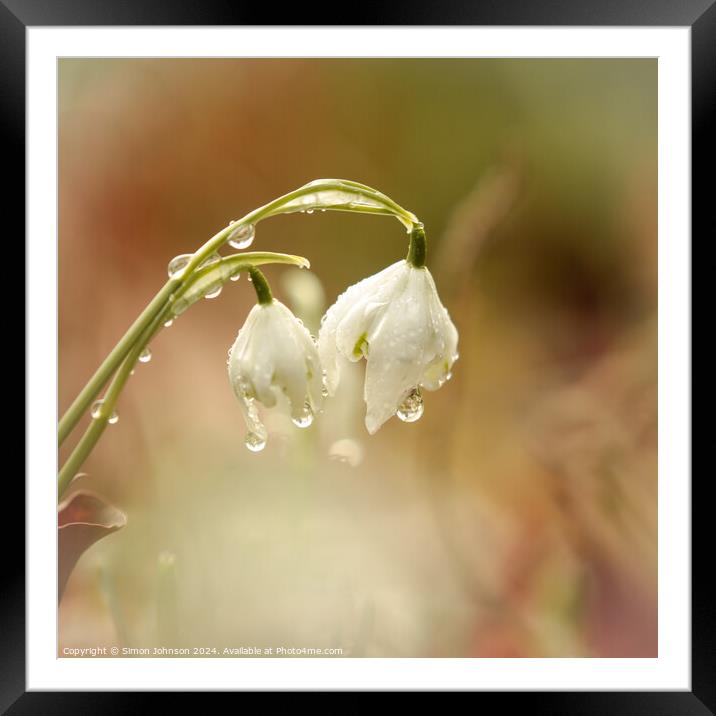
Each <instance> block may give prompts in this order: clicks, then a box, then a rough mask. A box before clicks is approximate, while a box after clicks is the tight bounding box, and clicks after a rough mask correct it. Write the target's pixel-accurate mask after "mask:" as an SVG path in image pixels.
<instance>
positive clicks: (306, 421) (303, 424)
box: [291, 403, 313, 428]
mask: <svg viewBox="0 0 716 716" xmlns="http://www.w3.org/2000/svg"><path fill="white" fill-rule="evenodd" d="M291 420H292V421H293V424H294V425H295V426H296V427H297V428H307V427H309V426H310V425H311V423H313V410H312V409H311V406H310V405H309V404H308V403H305V404H304V406H303V410H302V411H301V414H300V415H299V416H298V417H296V418H291Z"/></svg>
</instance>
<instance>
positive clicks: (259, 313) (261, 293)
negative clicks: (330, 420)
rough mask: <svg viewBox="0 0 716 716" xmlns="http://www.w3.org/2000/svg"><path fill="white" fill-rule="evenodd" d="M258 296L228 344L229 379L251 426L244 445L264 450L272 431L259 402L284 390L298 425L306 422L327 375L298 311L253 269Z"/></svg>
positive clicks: (319, 401) (266, 403)
mask: <svg viewBox="0 0 716 716" xmlns="http://www.w3.org/2000/svg"><path fill="white" fill-rule="evenodd" d="M250 273H251V278H252V281H253V283H254V287H255V289H256V293H257V296H258V298H259V302H258V303H257V304H256V305H255V306H254V307H253V308H252V309H251V311H250V312H249V315H248V317H247V318H246V322H245V323H244V325H243V327H242V328H241V330H240V331H239V334H238V336H237V337H236V340H235V341H234V344H233V346H232V347H231V349H230V350H229V359H228V368H229V381H230V382H231V386H232V387H233V389H234V393H235V394H236V397H237V398H238V399H239V403H240V405H241V407H242V411H243V413H244V419H245V420H246V425H247V427H248V433H247V435H246V447H248V448H249V450H251V451H253V452H258V451H259V450H263V448H264V447H265V446H266V440H267V438H268V434H267V431H266V427H265V426H264V425H263V423H262V422H261V420H260V418H259V414H258V409H257V405H256V403H257V402H258V403H261V404H262V405H263V406H264V407H266V408H271V407H273V406H275V405H276V402H277V397H279V396H280V395H281V394H284V395H285V396H286V397H287V398H288V401H289V403H290V410H291V417H292V419H293V422H294V424H295V425H297V426H298V427H308V426H309V425H310V424H311V423H312V422H313V416H314V413H315V412H316V411H317V410H319V409H320V408H321V404H322V402H323V395H322V391H323V380H322V371H321V365H320V361H319V358H318V351H317V348H316V344H315V343H314V340H313V338H312V337H311V335H310V333H309V332H308V330H307V329H306V327H305V326H304V325H303V323H301V321H299V320H298V318H296V316H294V315H293V313H291V311H290V310H289V309H288V308H287V307H286V306H284V305H283V303H281V302H280V301H277V300H276V299H274V298H273V297H272V295H271V291H270V289H269V287H268V284H267V283H266V280H265V278H264V277H263V274H262V273H261V272H260V271H259V270H258V269H255V268H252V269H251V270H250Z"/></svg>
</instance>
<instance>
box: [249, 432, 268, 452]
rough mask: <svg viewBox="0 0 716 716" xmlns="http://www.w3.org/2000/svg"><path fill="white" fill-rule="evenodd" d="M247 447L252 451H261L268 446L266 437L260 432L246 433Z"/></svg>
mask: <svg viewBox="0 0 716 716" xmlns="http://www.w3.org/2000/svg"><path fill="white" fill-rule="evenodd" d="M246 447H247V448H248V449H249V450H251V452H261V451H262V450H263V449H264V448H265V447H266V438H264V437H262V436H261V435H259V434H258V433H253V432H249V433H246Z"/></svg>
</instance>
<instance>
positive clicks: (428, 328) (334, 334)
mask: <svg viewBox="0 0 716 716" xmlns="http://www.w3.org/2000/svg"><path fill="white" fill-rule="evenodd" d="M414 243H415V244H416V245H415V246H414ZM457 342H458V334H457V329H456V328H455V326H454V325H453V322H452V321H451V320H450V316H449V315H448V312H447V310H446V309H445V307H444V306H443V305H442V303H441V302H440V298H439V297H438V293H437V290H436V288H435V282H434V281H433V277H432V276H431V274H430V271H429V270H428V269H427V267H426V266H425V235H424V233H423V232H422V227H418V228H417V229H415V230H413V233H412V235H411V250H410V252H409V254H408V258H407V259H406V260H404V261H398V262H397V263H394V264H393V265H392V266H388V268H386V269H384V270H383V271H380V272H379V273H377V274H375V275H374V276H370V277H369V278H366V279H363V280H362V281H360V282H358V283H357V284H355V285H353V286H351V287H350V288H348V289H347V290H346V291H345V292H344V293H343V294H342V295H341V296H339V298H338V300H337V301H336V303H335V304H334V305H333V306H331V308H329V309H328V312H327V313H326V315H325V317H324V320H323V324H322V326H321V330H320V333H319V337H318V351H319V355H320V358H321V363H322V365H323V367H324V369H325V370H326V388H327V389H328V393H329V395H333V394H334V393H335V390H336V387H337V385H338V381H339V378H340V361H341V359H343V358H345V359H348V360H350V361H358V360H360V359H361V358H363V357H365V358H366V359H367V368H366V377H365V386H364V391H363V394H364V398H365V402H366V406H367V412H366V417H365V425H366V428H367V429H368V432H369V433H370V434H374V433H375V432H376V431H377V430H378V429H379V428H380V426H381V425H383V423H385V421H386V420H388V419H389V418H390V417H392V416H393V415H395V414H396V413H397V415H398V417H399V418H400V419H401V420H403V421H405V422H413V421H414V420H417V419H418V418H420V416H421V415H422V412H423V402H422V396H421V392H420V389H421V388H425V389H427V390H437V389H438V388H440V386H442V385H443V384H444V383H445V381H446V380H448V379H449V378H450V375H451V373H450V371H451V369H452V366H453V363H454V362H455V361H456V360H457V357H458V355H457Z"/></svg>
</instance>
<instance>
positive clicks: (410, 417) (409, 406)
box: [396, 388, 424, 423]
mask: <svg viewBox="0 0 716 716" xmlns="http://www.w3.org/2000/svg"><path fill="white" fill-rule="evenodd" d="M423 410H424V406H423V396H422V395H421V394H420V390H419V389H418V388H413V389H412V390H411V391H410V392H409V393H408V395H407V396H406V398H405V400H403V402H402V403H401V404H400V405H399V406H398V410H397V412H396V415H397V416H398V417H399V418H400V419H401V420H402V421H403V422H404V423H414V422H415V421H416V420H420V418H421V417H422V415H423Z"/></svg>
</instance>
